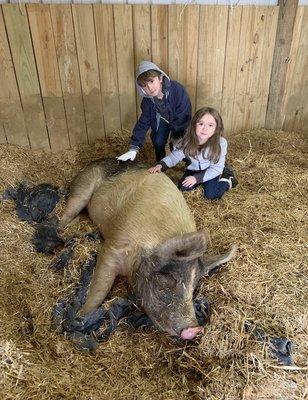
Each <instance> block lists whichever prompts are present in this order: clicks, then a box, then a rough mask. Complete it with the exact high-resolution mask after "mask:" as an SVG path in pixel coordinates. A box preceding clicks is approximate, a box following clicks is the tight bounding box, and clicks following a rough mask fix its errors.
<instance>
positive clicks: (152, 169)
mask: <svg viewBox="0 0 308 400" xmlns="http://www.w3.org/2000/svg"><path fill="white" fill-rule="evenodd" d="M161 169H162V166H161V165H160V164H157V165H155V167H152V168H149V169H148V171H149V173H150V174H155V173H156V172H161Z"/></svg>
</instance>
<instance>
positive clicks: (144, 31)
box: [132, 4, 152, 69]
mask: <svg viewBox="0 0 308 400" xmlns="http://www.w3.org/2000/svg"><path fill="white" fill-rule="evenodd" d="M132 11H133V33H134V57H135V69H136V67H137V66H138V64H139V63H140V61H143V60H151V57H152V44H151V8H150V6H149V5H148V4H146V5H145V4H142V5H141V4H135V5H134V6H133V9H132Z"/></svg>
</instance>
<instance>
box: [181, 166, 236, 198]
mask: <svg viewBox="0 0 308 400" xmlns="http://www.w3.org/2000/svg"><path fill="white" fill-rule="evenodd" d="M197 173H199V171H190V170H188V169H186V170H185V172H184V175H183V176H182V178H181V179H180V180H179V183H178V188H179V189H180V190H182V191H183V192H189V191H191V190H194V189H196V188H197V187H198V186H199V185H202V186H203V194H204V197H206V198H207V199H209V200H215V199H220V198H221V197H222V196H223V194H224V193H225V192H226V191H227V190H229V184H228V182H224V181H223V182H220V181H219V176H217V177H216V178H213V179H211V180H209V181H206V182H203V183H197V184H196V185H193V186H192V187H190V188H188V187H185V186H183V181H184V179H185V178H186V177H187V176H193V175H195V174H197Z"/></svg>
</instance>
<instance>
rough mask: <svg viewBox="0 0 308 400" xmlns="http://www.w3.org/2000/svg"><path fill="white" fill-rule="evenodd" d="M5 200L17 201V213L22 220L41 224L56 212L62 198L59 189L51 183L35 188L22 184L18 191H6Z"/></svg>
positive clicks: (11, 189) (25, 183)
mask: <svg viewBox="0 0 308 400" xmlns="http://www.w3.org/2000/svg"><path fill="white" fill-rule="evenodd" d="M3 199H13V200H15V202H16V212H17V215H18V217H19V218H20V219H21V220H23V221H27V222H29V223H32V222H38V223H39V222H42V221H43V220H45V219H46V218H47V217H48V215H49V214H50V213H51V212H52V211H53V210H54V208H55V206H56V205H57V203H58V201H59V200H60V196H59V189H58V188H57V187H55V186H52V185H50V184H49V183H41V184H40V185H37V186H33V185H32V184H31V183H27V182H21V183H20V184H19V185H18V186H17V188H16V189H14V188H9V189H6V191H5V192H4V194H3Z"/></svg>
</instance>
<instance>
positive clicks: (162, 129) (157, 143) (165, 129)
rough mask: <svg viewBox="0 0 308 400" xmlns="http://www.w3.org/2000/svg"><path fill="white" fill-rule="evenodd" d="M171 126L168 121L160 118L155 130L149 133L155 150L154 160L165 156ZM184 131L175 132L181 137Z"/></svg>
mask: <svg viewBox="0 0 308 400" xmlns="http://www.w3.org/2000/svg"><path fill="white" fill-rule="evenodd" d="M170 131H171V128H170V125H169V124H168V122H166V121H165V120H164V119H162V118H161V119H160V121H159V126H158V129H157V131H156V132H154V131H153V132H152V133H151V140H152V143H153V146H154V150H155V156H156V161H160V160H161V159H162V158H164V157H165V156H166V150H165V147H166V143H167V141H168V137H169V134H170ZM183 134H184V132H180V133H177V136H179V137H182V136H183ZM170 150H171V151H172V143H171V142H170Z"/></svg>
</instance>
